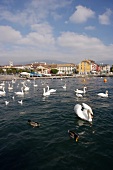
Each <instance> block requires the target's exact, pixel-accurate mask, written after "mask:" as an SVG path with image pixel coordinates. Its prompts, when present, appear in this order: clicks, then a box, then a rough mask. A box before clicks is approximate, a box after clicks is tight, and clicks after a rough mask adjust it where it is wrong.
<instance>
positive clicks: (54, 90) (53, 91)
mask: <svg viewBox="0 0 113 170" xmlns="http://www.w3.org/2000/svg"><path fill="white" fill-rule="evenodd" d="M47 88H48V89H47V91H49V92H50V93H55V92H56V89H49V86H47Z"/></svg>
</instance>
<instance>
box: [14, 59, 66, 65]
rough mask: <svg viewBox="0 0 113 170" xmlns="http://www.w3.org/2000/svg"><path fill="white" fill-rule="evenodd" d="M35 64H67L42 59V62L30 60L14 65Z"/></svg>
mask: <svg viewBox="0 0 113 170" xmlns="http://www.w3.org/2000/svg"><path fill="white" fill-rule="evenodd" d="M35 62H37V63H40V62H45V63H47V64H65V63H67V62H63V61H58V60H47V59H42V60H32V61H25V62H19V63H16V64H22V65H25V64H30V63H35Z"/></svg>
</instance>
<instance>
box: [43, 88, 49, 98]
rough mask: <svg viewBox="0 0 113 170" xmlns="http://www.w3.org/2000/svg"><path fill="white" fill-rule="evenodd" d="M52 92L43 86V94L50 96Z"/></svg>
mask: <svg viewBox="0 0 113 170" xmlns="http://www.w3.org/2000/svg"><path fill="white" fill-rule="evenodd" d="M49 95H50V92H49V91H45V88H43V96H49Z"/></svg>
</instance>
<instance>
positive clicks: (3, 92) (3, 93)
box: [0, 87, 6, 95]
mask: <svg viewBox="0 0 113 170" xmlns="http://www.w3.org/2000/svg"><path fill="white" fill-rule="evenodd" d="M5 94H6V92H5V88H4V87H3V90H2V91H0V95H5Z"/></svg>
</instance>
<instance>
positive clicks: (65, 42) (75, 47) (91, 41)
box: [57, 32, 113, 61]
mask: <svg viewBox="0 0 113 170" xmlns="http://www.w3.org/2000/svg"><path fill="white" fill-rule="evenodd" d="M57 43H58V44H59V46H62V48H64V49H65V50H67V51H68V53H69V54H71V55H72V56H73V57H72V59H73V58H77V60H83V59H84V58H90V59H92V58H93V59H94V60H95V61H96V60H97V61H98V59H103V60H104V59H107V56H109V58H112V53H113V49H112V47H113V45H110V46H105V45H104V44H103V43H102V41H101V40H100V39H98V38H96V37H89V36H87V35H82V34H77V33H74V32H63V33H62V34H61V36H60V37H59V38H58V40H57ZM108 54H109V55H108Z"/></svg>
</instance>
